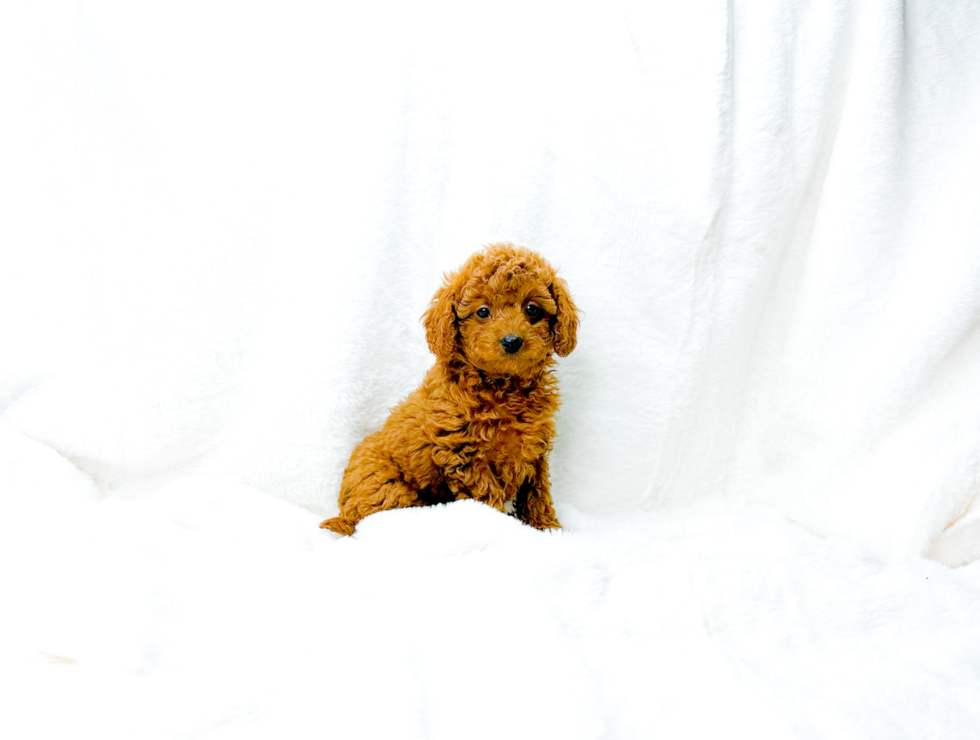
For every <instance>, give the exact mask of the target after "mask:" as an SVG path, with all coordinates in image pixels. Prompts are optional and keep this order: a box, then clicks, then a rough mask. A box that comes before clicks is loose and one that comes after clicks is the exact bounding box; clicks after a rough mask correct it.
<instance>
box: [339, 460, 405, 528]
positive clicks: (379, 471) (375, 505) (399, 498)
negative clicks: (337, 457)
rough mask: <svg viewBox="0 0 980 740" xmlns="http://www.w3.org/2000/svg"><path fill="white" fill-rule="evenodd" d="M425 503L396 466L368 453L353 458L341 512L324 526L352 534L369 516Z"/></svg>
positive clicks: (346, 476) (342, 499)
mask: <svg viewBox="0 0 980 740" xmlns="http://www.w3.org/2000/svg"><path fill="white" fill-rule="evenodd" d="M365 470H367V471H368V472H366V473H365ZM421 503H422V501H420V499H419V494H418V491H416V490H415V489H414V488H412V487H411V486H410V485H408V484H407V483H406V482H405V480H404V478H403V477H402V475H401V472H400V471H399V470H398V468H397V467H396V466H394V465H393V464H392V463H391V462H389V461H386V460H384V459H379V458H378V457H374V456H370V457H369V456H364V457H361V458H360V459H357V460H351V464H350V465H349V466H348V468H347V471H346V472H345V473H344V480H343V483H342V484H341V489H340V515H339V516H336V517H334V518H332V519H327V520H326V521H324V522H322V523H321V524H320V528H321V529H329V530H331V531H332V532H336V533H337V534H342V535H351V534H354V528H355V527H356V526H357V523H358V522H359V521H361V519H363V518H364V517H366V516H369V515H371V514H374V513H376V512H378V511H385V510H387V509H401V508H404V507H408V506H419V505H421Z"/></svg>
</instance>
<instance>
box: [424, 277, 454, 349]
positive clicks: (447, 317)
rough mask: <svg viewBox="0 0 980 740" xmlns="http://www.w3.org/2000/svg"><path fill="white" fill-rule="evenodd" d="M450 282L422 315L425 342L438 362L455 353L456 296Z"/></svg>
mask: <svg viewBox="0 0 980 740" xmlns="http://www.w3.org/2000/svg"><path fill="white" fill-rule="evenodd" d="M453 287H454V286H453V284H452V281H451V280H449V279H448V278H447V279H446V282H445V284H444V285H443V286H442V287H441V288H440V289H439V290H438V292H436V294H435V295H434V296H433V297H432V303H430V304H429V308H428V310H426V312H425V313H424V314H422V325H423V326H424V327H425V340H426V341H427V342H428V343H429V350H430V351H431V352H432V354H434V355H435V356H436V357H438V358H439V359H440V360H448V359H449V358H451V357H452V356H453V354H455V352H456V329H457V326H456V305H455V300H456V295H455V290H453Z"/></svg>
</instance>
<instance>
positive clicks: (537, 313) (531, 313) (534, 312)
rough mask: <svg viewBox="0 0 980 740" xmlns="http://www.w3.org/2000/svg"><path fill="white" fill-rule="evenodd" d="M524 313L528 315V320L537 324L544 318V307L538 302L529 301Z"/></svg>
mask: <svg viewBox="0 0 980 740" xmlns="http://www.w3.org/2000/svg"><path fill="white" fill-rule="evenodd" d="M524 314H525V315H526V316H527V318H528V321H530V322H531V323H532V324H536V323H537V322H538V321H540V320H541V319H543V318H544V309H542V308H541V306H539V305H538V304H536V303H528V304H527V305H526V306H525V307H524Z"/></svg>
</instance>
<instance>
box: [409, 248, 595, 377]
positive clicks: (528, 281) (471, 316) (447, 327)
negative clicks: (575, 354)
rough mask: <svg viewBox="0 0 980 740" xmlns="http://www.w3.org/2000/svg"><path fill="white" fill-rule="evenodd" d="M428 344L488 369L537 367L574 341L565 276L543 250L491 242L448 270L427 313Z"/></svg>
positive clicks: (511, 371) (513, 371)
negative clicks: (457, 267)
mask: <svg viewBox="0 0 980 740" xmlns="http://www.w3.org/2000/svg"><path fill="white" fill-rule="evenodd" d="M423 321H424V323H425V330H426V338H427V340H428V342H429V348H430V349H431V350H432V351H433V353H435V355H436V356H437V357H440V358H442V359H446V360H448V359H452V358H454V357H455V358H457V359H462V360H463V361H465V362H468V363H469V364H471V365H473V366H474V367H476V368H477V369H479V370H482V371H483V372H485V373H488V374H490V375H518V376H528V375H532V374H534V372H536V371H538V370H539V369H540V367H541V364H542V363H543V362H544V361H545V360H546V359H547V358H548V357H549V356H550V355H551V354H552V353H556V354H558V355H561V356H565V355H567V354H568V353H569V352H571V351H572V350H573V349H574V348H575V335H576V328H577V326H578V315H577V312H576V309H575V304H574V303H572V300H571V297H570V296H569V294H568V287H567V286H566V285H565V281H564V280H561V279H560V278H558V277H557V276H556V275H555V271H554V269H553V268H552V267H551V266H550V265H549V264H548V263H547V262H546V261H545V260H544V259H542V258H541V257H540V256H539V255H537V254H535V253H534V252H531V251H530V250H528V249H524V248H522V247H515V246H513V245H512V244H493V245H491V246H489V247H487V249H486V250H485V251H483V252H478V253H477V254H474V255H473V256H472V257H470V259H469V260H467V262H466V264H464V265H463V267H462V268H461V269H460V270H459V271H458V272H456V273H453V274H451V275H447V276H446V281H445V284H444V285H443V287H442V288H441V289H440V290H439V292H438V293H436V295H435V297H434V298H433V299H432V304H431V305H430V306H429V310H428V311H426V313H425V316H423Z"/></svg>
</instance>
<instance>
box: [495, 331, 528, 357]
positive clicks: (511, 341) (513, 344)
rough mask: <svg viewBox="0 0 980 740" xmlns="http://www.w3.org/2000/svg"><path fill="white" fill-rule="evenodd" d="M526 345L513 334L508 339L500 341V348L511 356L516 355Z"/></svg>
mask: <svg viewBox="0 0 980 740" xmlns="http://www.w3.org/2000/svg"><path fill="white" fill-rule="evenodd" d="M522 344H524V340H523V339H521V338H520V337H515V336H514V335H513V334H508V335H507V336H506V337H504V338H503V339H501V340H500V346H501V347H503V348H504V352H506V353H507V354H509V355H512V354H514V353H515V352H517V350H519V349H520V348H521V345H522Z"/></svg>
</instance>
